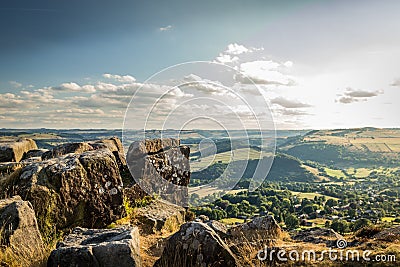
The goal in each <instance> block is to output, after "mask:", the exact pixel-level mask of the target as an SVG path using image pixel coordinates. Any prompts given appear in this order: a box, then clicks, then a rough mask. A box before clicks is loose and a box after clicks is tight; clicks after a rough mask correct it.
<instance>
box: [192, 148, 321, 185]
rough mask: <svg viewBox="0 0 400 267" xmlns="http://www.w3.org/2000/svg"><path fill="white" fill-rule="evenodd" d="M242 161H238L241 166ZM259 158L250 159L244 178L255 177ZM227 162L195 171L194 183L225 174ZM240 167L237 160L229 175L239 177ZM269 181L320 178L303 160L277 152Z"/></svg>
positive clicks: (309, 180) (296, 180) (311, 180)
mask: <svg viewBox="0 0 400 267" xmlns="http://www.w3.org/2000/svg"><path fill="white" fill-rule="evenodd" d="M240 164H242V162H240V161H239V162H236V165H237V166H239V165H240ZM257 164H258V160H249V161H248V164H247V168H246V170H245V171H244V173H243V175H242V176H241V178H242V179H250V178H252V177H253V174H254V171H255V169H256V167H257ZM227 166H228V164H227V163H215V164H213V165H211V166H209V167H208V168H206V169H203V170H201V171H198V172H193V173H192V177H191V183H192V185H201V184H207V183H210V182H211V181H213V180H215V179H217V178H218V177H220V176H221V175H223V173H224V171H225V169H226V168H227ZM240 171H241V170H240V169H239V168H238V169H235V162H234V163H233V164H232V165H231V167H230V173H229V175H227V176H228V177H229V176H230V177H232V176H233V177H237V176H236V173H238V175H239V173H240ZM266 179H267V180H268V181H295V182H314V181H318V180H319V179H320V178H319V177H317V176H316V175H314V174H312V173H311V172H309V171H308V170H307V169H305V168H304V165H303V164H302V162H301V161H300V160H299V159H297V158H295V157H293V156H289V155H285V154H277V155H276V156H275V159H274V161H273V163H272V166H271V170H270V172H269V173H268V176H267V178H266Z"/></svg>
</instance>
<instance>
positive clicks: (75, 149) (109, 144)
mask: <svg viewBox="0 0 400 267" xmlns="http://www.w3.org/2000/svg"><path fill="white" fill-rule="evenodd" d="M104 148H106V149H108V150H109V151H110V152H113V153H114V152H120V153H123V152H124V150H123V147H122V143H121V140H119V139H118V138H116V137H113V138H110V139H103V140H99V141H92V142H77V143H66V144H61V145H58V146H55V147H54V148H53V149H51V150H50V151H47V152H45V153H43V154H42V159H43V160H46V159H51V158H57V157H60V156H64V155H67V154H70V153H74V154H81V153H83V152H86V151H91V150H99V149H104Z"/></svg>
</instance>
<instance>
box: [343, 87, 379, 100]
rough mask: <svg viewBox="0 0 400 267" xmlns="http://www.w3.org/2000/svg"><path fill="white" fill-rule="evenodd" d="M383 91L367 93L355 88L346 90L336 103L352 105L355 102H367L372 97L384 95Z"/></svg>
mask: <svg viewBox="0 0 400 267" xmlns="http://www.w3.org/2000/svg"><path fill="white" fill-rule="evenodd" d="M383 93H384V91H383V90H376V91H366V90H355V89H353V88H346V91H344V92H343V94H341V95H339V98H338V99H336V100H335V102H339V103H342V104H350V103H354V102H361V101H367V100H368V99H369V98H371V97H375V96H378V95H380V94H383Z"/></svg>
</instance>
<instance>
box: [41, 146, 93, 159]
mask: <svg viewBox="0 0 400 267" xmlns="http://www.w3.org/2000/svg"><path fill="white" fill-rule="evenodd" d="M90 150H94V148H93V147H92V146H91V145H89V144H88V143H85V142H77V143H66V144H61V145H58V146H55V147H54V148H53V149H51V150H49V151H47V152H45V153H43V154H42V159H43V160H46V159H51V158H57V157H61V156H64V155H67V154H70V153H75V154H81V153H83V152H86V151H90Z"/></svg>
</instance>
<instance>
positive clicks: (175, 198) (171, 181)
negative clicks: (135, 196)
mask: <svg viewBox="0 0 400 267" xmlns="http://www.w3.org/2000/svg"><path fill="white" fill-rule="evenodd" d="M189 154H190V149H189V147H187V146H180V142H179V140H177V139H173V138H167V139H153V140H145V141H138V142H134V143H132V145H131V146H130V147H129V150H128V153H127V165H128V167H129V170H130V172H131V174H132V176H133V178H134V180H135V181H136V182H137V183H138V184H139V185H140V187H141V188H142V189H143V190H144V191H145V192H147V193H149V194H157V195H159V196H161V197H162V198H163V199H165V200H167V201H169V202H170V203H173V204H177V205H180V206H186V205H187V202H188V201H187V200H188V191H187V186H188V184H189V180H190V165H189Z"/></svg>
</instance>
